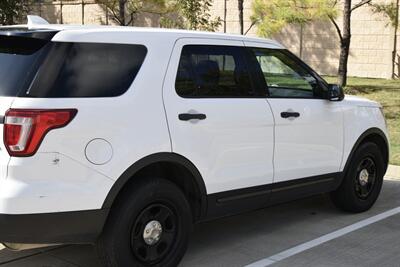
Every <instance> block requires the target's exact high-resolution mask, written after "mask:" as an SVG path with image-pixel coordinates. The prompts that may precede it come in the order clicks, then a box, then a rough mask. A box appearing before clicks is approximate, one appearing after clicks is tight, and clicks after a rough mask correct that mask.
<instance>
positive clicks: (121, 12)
mask: <svg viewBox="0 0 400 267" xmlns="http://www.w3.org/2000/svg"><path fill="white" fill-rule="evenodd" d="M125 4H126V0H119V23H120V24H121V26H126V25H125Z"/></svg>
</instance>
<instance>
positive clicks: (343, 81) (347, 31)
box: [338, 0, 351, 87]
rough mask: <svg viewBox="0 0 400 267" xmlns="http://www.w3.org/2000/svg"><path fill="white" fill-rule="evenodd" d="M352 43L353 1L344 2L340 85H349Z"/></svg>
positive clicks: (339, 71)
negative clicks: (348, 67)
mask: <svg viewBox="0 0 400 267" xmlns="http://www.w3.org/2000/svg"><path fill="white" fill-rule="evenodd" d="M350 41H351V0H345V1H344V8H343V36H342V38H341V40H340V57H339V70H338V83H339V85H340V86H343V87H344V86H346V85H347V62H348V60H349V53H350Z"/></svg>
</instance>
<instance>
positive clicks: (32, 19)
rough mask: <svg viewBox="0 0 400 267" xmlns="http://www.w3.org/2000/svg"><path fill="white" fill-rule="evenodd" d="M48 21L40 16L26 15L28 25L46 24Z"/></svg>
mask: <svg viewBox="0 0 400 267" xmlns="http://www.w3.org/2000/svg"><path fill="white" fill-rule="evenodd" d="M47 24H49V22H48V21H47V20H45V19H44V18H42V17H39V16H34V15H28V26H35V25H47Z"/></svg>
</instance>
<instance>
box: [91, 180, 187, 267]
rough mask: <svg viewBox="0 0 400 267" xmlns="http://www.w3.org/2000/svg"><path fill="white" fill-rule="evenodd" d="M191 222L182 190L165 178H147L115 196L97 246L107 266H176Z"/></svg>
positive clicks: (185, 244) (184, 247)
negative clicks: (114, 201)
mask: <svg viewBox="0 0 400 267" xmlns="http://www.w3.org/2000/svg"><path fill="white" fill-rule="evenodd" d="M191 224H192V220H191V210H190V206H189V204H188V201H187V200H186V198H185V196H184V194H183V193H182V192H181V190H180V189H179V188H178V187H177V186H176V185H174V184H173V183H171V182H169V181H167V180H163V179H148V180H147V181H143V182H141V183H140V184H136V185H134V184H132V186H131V188H128V189H126V190H125V191H124V192H123V195H122V196H121V197H120V198H119V199H118V200H117V203H116V205H115V206H114V207H113V209H112V210H111V212H110V215H109V219H108V221H107V224H106V226H105V229H104V232H103V234H102V236H101V237H100V239H99V241H98V243H97V250H98V252H99V256H100V258H101V259H102V260H103V263H104V264H105V265H106V266H112V267H117V266H146V267H147V266H149V267H153V266H160V267H161V266H162V267H164V266H165V267H173V266H177V265H178V263H179V262H180V260H181V259H182V257H183V255H184V253H185V251H186V248H187V245H188V238H189V234H190V230H191Z"/></svg>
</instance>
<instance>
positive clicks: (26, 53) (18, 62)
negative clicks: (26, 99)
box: [0, 36, 47, 96]
mask: <svg viewBox="0 0 400 267" xmlns="http://www.w3.org/2000/svg"><path fill="white" fill-rule="evenodd" d="M46 44H47V41H45V40H40V39H34V38H24V37H15V36H0V96H17V95H18V94H19V92H21V91H22V92H24V91H26V90H27V89H28V88H29V86H30V83H31V81H32V79H33V77H34V75H35V74H36V72H37V70H38V68H39V65H40V61H41V60H42V56H43V55H44V54H45V53H44V51H45V50H46Z"/></svg>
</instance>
